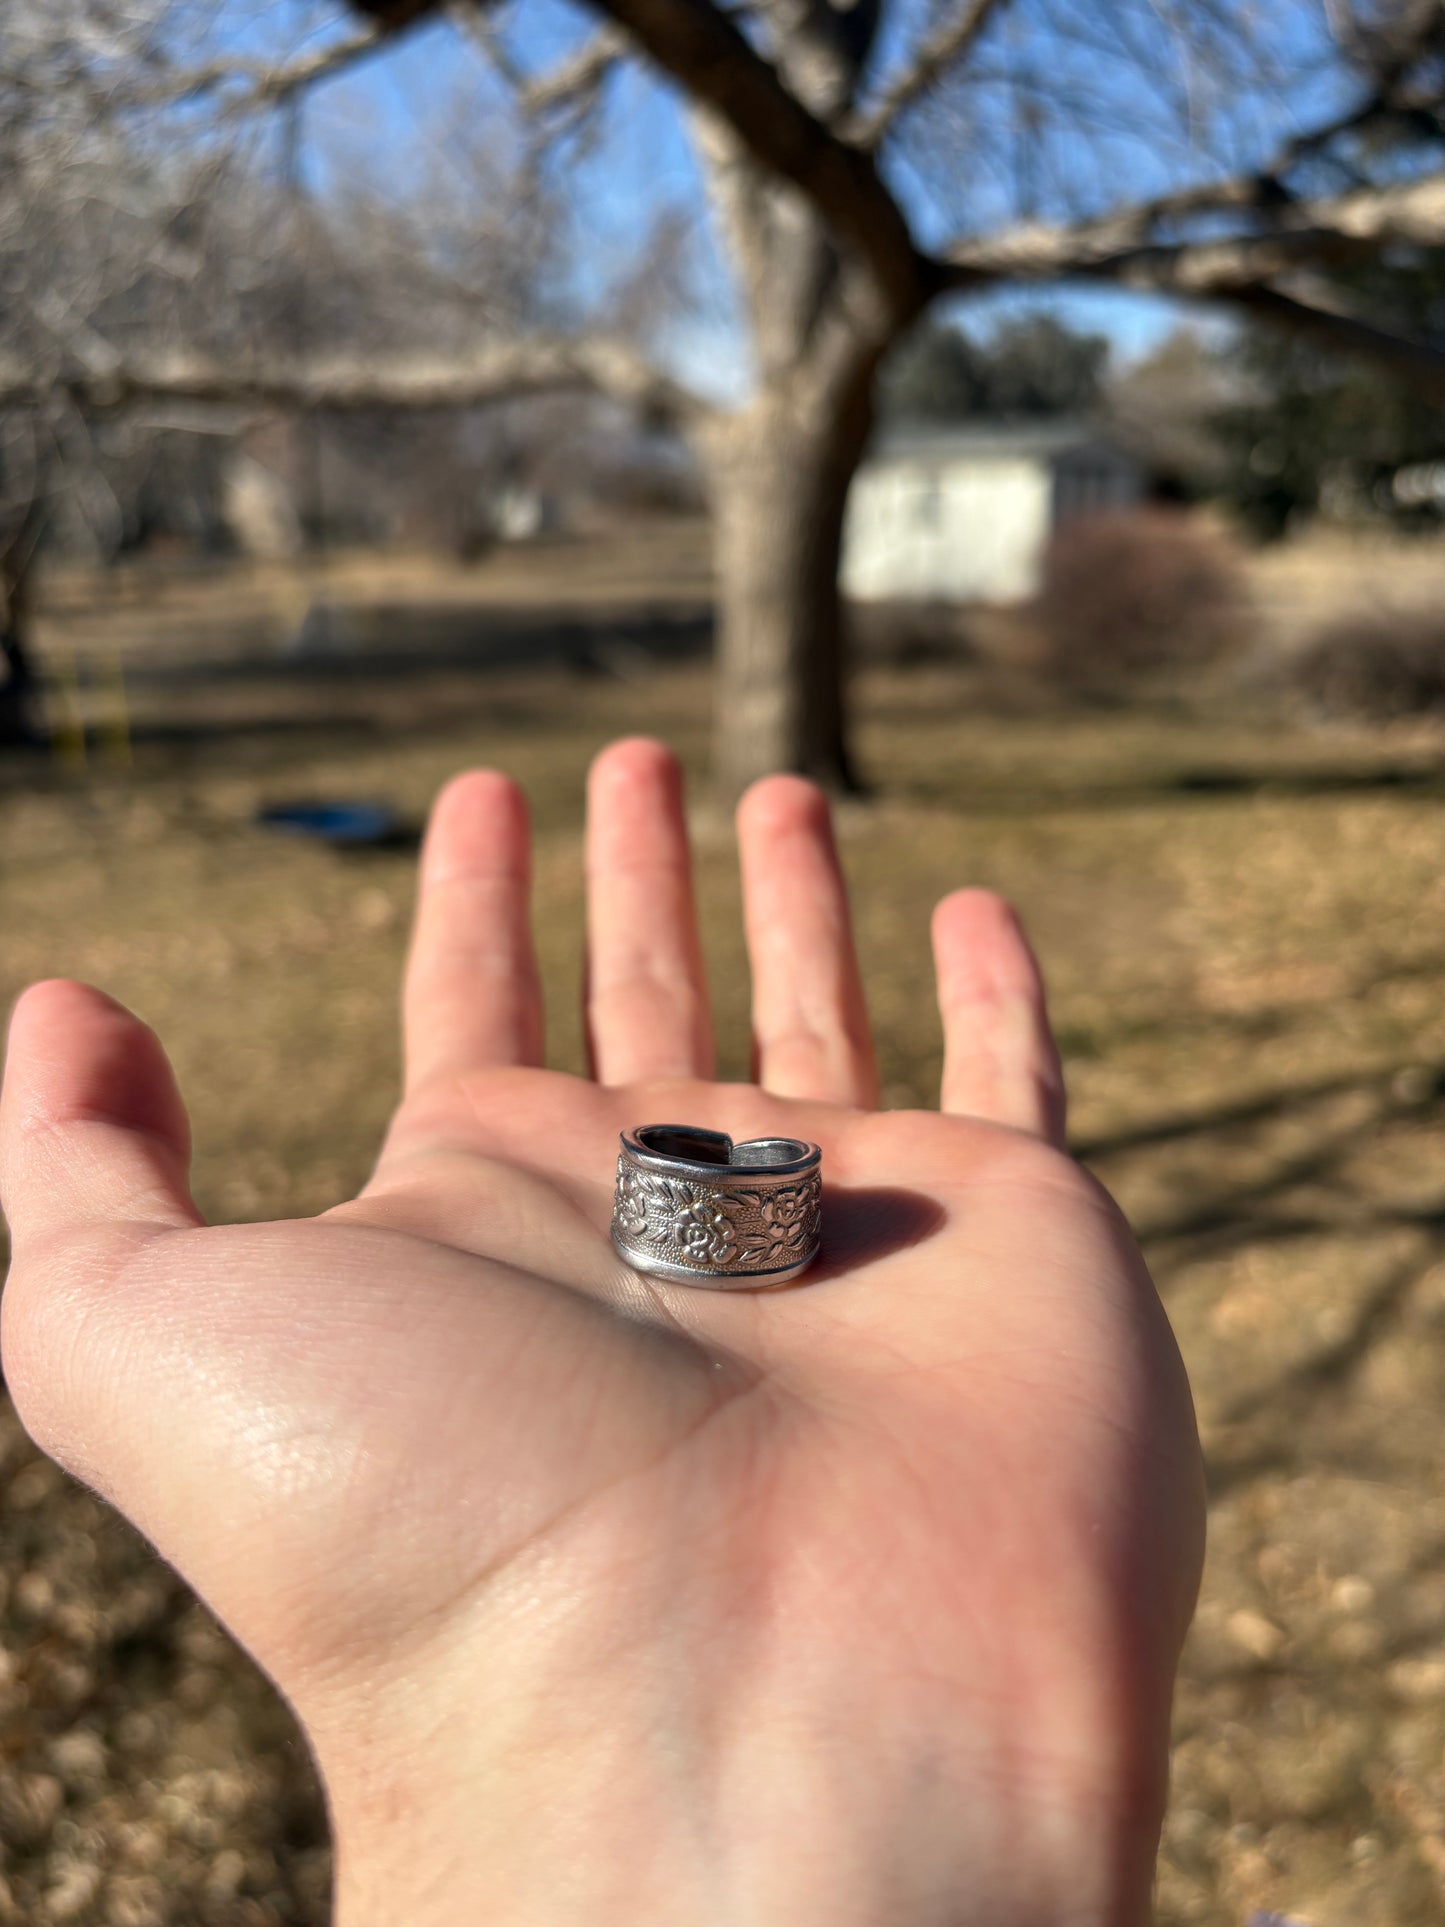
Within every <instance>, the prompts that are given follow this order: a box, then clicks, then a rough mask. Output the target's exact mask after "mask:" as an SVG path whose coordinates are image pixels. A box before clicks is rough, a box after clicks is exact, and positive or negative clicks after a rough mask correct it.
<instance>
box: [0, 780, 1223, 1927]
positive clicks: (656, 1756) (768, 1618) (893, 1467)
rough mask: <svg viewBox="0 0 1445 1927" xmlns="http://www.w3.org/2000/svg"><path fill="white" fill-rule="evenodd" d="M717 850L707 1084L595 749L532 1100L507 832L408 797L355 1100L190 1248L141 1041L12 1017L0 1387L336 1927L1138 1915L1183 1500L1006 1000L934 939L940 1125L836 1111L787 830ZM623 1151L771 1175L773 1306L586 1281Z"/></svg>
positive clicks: (1147, 1367) (641, 867) (1041, 1063)
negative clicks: (322, 1182) (382, 1002)
mask: <svg viewBox="0 0 1445 1927" xmlns="http://www.w3.org/2000/svg"><path fill="white" fill-rule="evenodd" d="M739 830H740V841H741V849H742V857H743V869H744V885H745V902H746V911H747V921H748V937H749V950H750V955H751V959H752V964H753V973H754V1019H755V1033H756V1039H757V1076H758V1082H757V1083H755V1084H747V1085H727V1084H719V1083H715V1082H712V1081H710V1078H711V1070H712V1042H711V1027H710V1020H709V1016H708V1009H707V999H706V993H705V989H704V984H703V976H702V970H701V964H700V960H699V952H698V940H697V935H696V929H695V924H694V919H693V911H692V901H691V884H690V878H689V866H688V856H687V845H686V834H685V830H684V826H683V819H682V810H681V800H680V785H679V779H678V774H677V770H676V766H675V764H674V763H673V761H672V759H671V758H670V757H669V756H668V755H667V753H666V752H665V751H662V750H661V749H660V748H659V747H658V746H656V745H654V744H650V743H644V742H629V743H624V744H618V745H615V746H614V747H613V748H612V749H611V750H610V751H608V752H606V753H605V754H604V756H603V757H602V758H600V759H599V762H598V764H597V765H596V766H595V768H594V772H593V779H592V789H591V801H590V813H589V826H588V873H589V956H588V965H589V1025H590V1034H591V1038H592V1045H593V1053H594V1063H595V1070H596V1080H597V1081H595V1082H589V1081H585V1080H580V1079H576V1078H570V1077H564V1076H561V1075H559V1074H557V1073H554V1072H549V1071H546V1070H543V1069H540V1068H538V1065H539V1062H540V1056H541V1014H540V1002H539V993H538V988H537V978H536V971H535V967H534V964H533V961H532V956H531V950H530V941H529V937H528V916H527V888H528V886H527V849H526V823H525V811H524V806H523V804H522V800H521V798H520V796H519V795H518V793H517V792H516V791H515V789H514V788H513V787H512V786H511V785H510V784H509V783H507V782H506V781H505V780H504V779H503V778H501V777H497V776H492V775H488V774H479V775H475V776H471V777H466V778H462V779H460V780H459V781H458V782H457V783H455V784H453V785H452V786H451V787H450V789H449V790H448V791H447V792H446V793H445V795H444V796H443V798H442V800H441V802H440V804H439V805H438V808H437V810H436V812H435V814H434V817H433V822H432V826H431V829H430V831H429V834H428V839H427V847H426V852H425V855H424V859H423V866H422V889H421V896H420V904H419V909H418V919H417V930H416V937H415V941H414V945H413V951H412V958H411V962H410V965H409V969H408V977H407V986H406V996H405V1007H406V1038H407V1091H406V1095H405V1098H404V1101H403V1103H402V1105H401V1108H400V1109H399V1111H398V1113H397V1116H396V1118H395V1120H394V1122H393V1125H392V1128H391V1131H390V1133H389V1135H388V1140H387V1143H386V1146H385V1149H384V1151H383V1154H382V1156H381V1159H380V1162H379V1164H378V1167H377V1171H376V1174H375V1176H374V1178H373V1179H372V1181H371V1183H370V1184H369V1185H368V1186H367V1187H366V1189H365V1191H364V1192H363V1193H362V1195H361V1196H360V1197H359V1198H357V1199H356V1200H354V1201H352V1202H350V1203H347V1204H345V1205H342V1206H339V1207H338V1208H336V1209H335V1210H333V1211H330V1212H327V1213H325V1214H323V1215H322V1216H321V1217H319V1218H316V1219H310V1220H301V1221H295V1222H287V1223H279V1224H270V1225H247V1226H233V1227H207V1226H204V1225H202V1224H201V1222H200V1220H199V1217H198V1214H197V1213H196V1211H195V1208H194V1206H193V1205H192V1204H191V1202H190V1199H189V1195H188V1192H187V1189H186V1177H185V1169H186V1159H187V1144H186V1127H185V1120H184V1113H183V1111H182V1108H181V1105H180V1101H179V1098H178V1097H177V1095H176V1093H175V1090H174V1086H173V1084H172V1081H171V1078H170V1073H169V1070H168V1068H167V1066H166V1064H165V1061H164V1058H163V1057H162V1055H161V1052H160V1049H159V1046H158V1045H157V1044H156V1042H155V1040H154V1039H153V1037H152V1036H151V1034H150V1033H149V1032H148V1031H146V1030H145V1029H144V1028H143V1027H142V1026H140V1025H139V1024H138V1023H136V1022H135V1020H134V1019H132V1018H130V1017H129V1016H128V1015H127V1014H126V1013H125V1012H123V1011H122V1010H121V1009H120V1008H119V1007H118V1006H116V1005H114V1004H112V1003H111V1002H110V1001H109V1000H108V999H105V998H103V997H101V996H99V995H98V994H97V993H95V992H92V991H89V990H86V989H83V988H82V987H80V986H77V985H72V984H63V983H57V984H49V985H44V986H40V987H37V989H35V990H33V991H31V992H30V993H28V994H27V996H26V998H25V999H23V1000H22V1004H21V1006H20V1008H19V1012H18V1014H17V1019H16V1024H15V1028H14V1031H13V1034H12V1051H11V1059H10V1065H9V1070H8V1074H7V1081H6V1089H5V1096H4V1103H3V1112H0V1175H3V1185H4V1202H5V1206H6V1210H7V1213H8V1215H9V1217H10V1220H11V1223H12V1227H13V1231H14V1241H15V1259H14V1266H13V1269H12V1275H11V1279H10V1282H9V1286H8V1288H7V1293H6V1299H5V1307H4V1310H5V1325H4V1341H5V1361H6V1370H7V1375H8V1377H9V1380H10V1383H11V1386H12V1389H13V1391H14V1394H15V1397H16V1399H17V1402H18V1404H19V1407H20V1410H21V1413H22V1416H23V1417H24V1418H25V1420H26V1423H27V1424H28V1425H29V1426H30V1428H31V1429H32V1431H33V1432H34V1434H35V1436H36V1437H37V1438H38V1439H39V1441H40V1442H41V1444H42V1445H43V1446H44V1447H45V1448H46V1449H47V1450H49V1451H51V1452H52V1453H53V1454H54V1455H55V1456H56V1457H57V1458H59V1459H60V1460H61V1461H62V1462H63V1463H65V1464H67V1465H68V1466H70V1467H71V1468H72V1469H73V1470H75V1471H76V1472H77V1473H78V1474H79V1475H80V1476H81V1477H83V1478H86V1479H88V1480H89V1481H91V1482H92V1483H94V1484H95V1485H97V1486H98V1487H99V1488H100V1489H101V1490H103V1491H105V1492H106V1493H108V1494H109V1495H110V1496H111V1497H113V1499H114V1501H115V1503H116V1504H117V1505H119V1506H120V1507H121V1508H122V1509H123V1510H124V1511H125V1512H126V1513H128V1514H129V1515H130V1516H131V1517H132V1518H133V1519H135V1520H136V1522H137V1523H138V1524H139V1525H140V1526H141V1528H142V1529H143V1530H144V1531H145V1532H147V1533H148V1534H149V1535H150V1536H151V1537H152V1538H153V1539H154V1541H155V1542H156V1544H157V1545H158V1546H159V1547H160V1549H161V1551H162V1552H163V1553H165V1554H166V1555H167V1556H168V1557H169V1558H171V1559H172V1560H173V1561H174V1562H175V1563H176V1565H177V1566H178V1567H179V1568H180V1569H181V1570H182V1571H183V1572H184V1573H185V1574H186V1575H187V1577H188V1578H189V1579H190V1580H191V1581H192V1582H193V1583H194V1584H195V1585H196V1586H197V1587H198V1589H199V1590H200V1591H201V1592H202V1593H203V1595H204V1596H205V1597H207V1598H208V1600H209V1601H210V1602H211V1604H212V1605H213V1606H214V1608H215V1610H216V1611H217V1613H218V1614H219V1615H220V1616H221V1617H222V1618H223V1619H224V1620H225V1621H226V1622H227V1623H228V1624H229V1625H230V1626H231V1627H232V1628H233V1629H234V1630H235V1632H236V1633H237V1634H238V1636H239V1637H240V1638H241V1639H242V1640H243V1641H245V1642H246V1643H247V1644H248V1645H249V1646H250V1648H251V1649H252V1651H253V1652H254V1653H255V1654H256V1655H257V1657H258V1659H259V1660H260V1661H261V1663H262V1664H263V1665H265V1666H266V1667H267V1668H268V1670H269V1671H270V1672H271V1673H272V1675H273V1677H274V1678H275V1679H276V1681H277V1682H278V1684H279V1685H280V1686H281V1688H282V1690H283V1691H285V1692H286V1693H287V1694H288V1695H289V1697H290V1698H291V1700H292V1701H293V1703H294V1704H295V1706H296V1707H297V1709H298V1712H299V1713H300V1715H301V1718H302V1720H303V1722H304V1723H305V1724H306V1726H307V1728H308V1731H309V1733H310V1736H311V1738H312V1741H313V1744H314V1746H315V1747H316V1750H317V1754H318V1758H319V1760H320V1763H321V1766H322V1769H323V1773H324V1775H325V1777H326V1779H327V1783H328V1789H329V1792H330V1796H331V1799H332V1802H333V1809H334V1813H335V1816H336V1823H337V1830H338V1835H339V1839H340V1844H341V1880H340V1894H341V1902H340V1905H341V1912H342V1915H343V1918H345V1919H346V1920H347V1921H348V1922H353V1921H355V1922H361V1921H366V1920H372V1919H375V1920H376V1921H378V1922H379V1921H381V1920H384V1919H388V1920H407V1921H422V1920H427V1921H430V1920H432V1919H436V1920H468V1919H472V1918H475V1919H478V1920H482V1919H487V1920H494V1919H495V1920H506V1921H513V1920H516V1921H524V1920H525V1921H533V1920H535V1921H539V1922H540V1921H544V1920H545V1921H556V1920H567V1921H571V1920H577V1921H579V1922H580V1921H583V1920H586V1921H588V1922H597V1921H603V1920H608V1919H611V1918H617V1919H627V1920H632V1921H651V1920H658V1921H664V1920H665V1921H669V1922H672V1921H677V1922H684V1921H692V1920H699V1921H701V1920H713V1919H719V1920H722V1919H726V1920H730V1921H731V1920H737V1921H740V1922H747V1923H751V1922H759V1923H763V1922H772V1921H774V1920H786V1921H789V1922H798V1923H808V1922H812V1921H819V1922H823V1921H827V1922H829V1923H835V1922H840V1923H841V1922H851V1921H855V1920H856V1921H859V1922H863V1921H869V1922H871V1921H875V1920H880V1921H881V1920H888V1921H897V1922H906V1921H911V1920H915V1919H916V1920H927V1921H938V1922H940V1923H941V1922H945V1921H949V1922H952V1921H962V1920H972V1919H975V1918H976V1919H979V1920H985V1919H986V1920H988V1921H990V1922H999V1923H1007V1922H1011V1921H1015V1920H1017V1921H1020V1922H1022V1921H1044V1920H1050V1921H1053V1920H1062V1919H1068V1920H1078V1921H1081V1922H1082V1921H1086V1920H1094V1919H1098V1920H1108V1921H1113V1922H1118V1921H1125V1920H1130V1919H1135V1918H1140V1917H1142V1914H1143V1912H1144V1910H1145V1909H1146V1908H1147V1896H1148V1880H1149V1869H1150V1866H1151V1864H1152V1849H1153V1841H1154V1836H1155V1833H1156V1831H1157V1825H1158V1819H1159V1807H1160V1801H1161V1798H1162V1790H1163V1785H1164V1759H1165V1745H1166V1733H1167V1715H1168V1703H1169V1694H1170V1687H1171V1683H1172V1677H1173V1670H1174V1666H1175V1663H1176V1660H1177V1656H1178V1649H1179V1645H1180V1642H1181V1640H1182V1637H1183V1633H1184V1630H1185V1626H1186V1624H1187V1620H1188V1616H1189V1612H1190V1610H1191V1607H1192V1602H1193V1596H1194V1589H1195V1586H1196V1583H1197V1577H1198V1562H1199V1549H1200V1536H1201V1528H1200V1516H1201V1511H1200V1501H1199V1490H1198V1487H1199V1479H1198V1466H1197V1453H1196V1448H1195V1443H1194V1431H1193V1422H1192V1417H1191V1413H1190V1407H1189V1398H1188V1391H1187V1387H1186V1385H1185V1383H1184V1379H1183V1374H1182V1370H1181V1367H1180V1365H1179V1362H1178V1358H1177V1355H1176V1353H1175V1350H1174V1347H1173V1342H1172V1339H1171V1337H1170V1334H1169V1331H1168V1327H1167V1324H1166V1322H1165V1320H1164V1317H1163V1314H1162V1312H1161V1310H1160V1308H1159V1305H1158V1301H1157V1299H1156V1297H1155V1295H1154V1292H1153V1288H1152V1286H1151V1284H1150V1282H1149V1279H1148V1276H1147V1274H1146V1272H1145V1271H1144V1268H1143V1265H1142V1262H1141V1260H1140V1259H1139V1257H1138V1255H1137V1252H1136V1251H1135V1249H1134V1246H1133V1244H1132V1241H1131V1239H1130V1237H1129V1235H1128V1232H1127V1229H1126V1228H1125V1226H1124V1225H1123V1222H1122V1220H1121V1219H1120V1217H1119V1216H1118V1214H1117V1212H1116V1211H1115V1210H1114V1208H1113V1207H1112V1205H1111V1204H1110V1203H1109V1201H1108V1200H1107V1198H1106V1197H1105V1196H1104V1195H1103V1194H1102V1192H1100V1191H1099V1190H1098V1188H1097V1187H1096V1186H1095V1185H1094V1184H1093V1183H1092V1181H1091V1180H1089V1179H1088V1178H1087V1177H1086V1176H1084V1174H1082V1173H1081V1172H1080V1171H1079V1169H1078V1167H1077V1166H1075V1165H1074V1164H1073V1163H1072V1162H1071V1161H1070V1160H1069V1159H1068V1158H1067V1156H1066V1155H1065V1154H1064V1152H1063V1151H1062V1149H1061V1148H1060V1147H1059V1138H1060V1136H1061V1131H1062V1099H1061V1092H1060V1087H1059V1081H1058V1073H1057V1064H1056V1059H1055V1056H1054V1051H1053V1047H1052V1044H1051V1041H1050V1039H1049V1034H1048V1029H1047V1022H1046V1019H1045V1015H1044V1009H1043V999H1042V993H1041V989H1040V986H1039V983H1038V978H1037V973H1036V970H1035V967H1034V964H1033V960H1032V958H1031V956H1030V954H1029V952H1028V949H1027V946H1026V945H1025V943H1024V941H1023V939H1022V936H1021V934H1020V933H1019V931H1018V929H1017V926H1016V924H1015V923H1014V921H1013V919H1012V917H1011V915H1010V914H1009V912H1008V911H1007V910H1006V908H1005V907H1004V906H1003V905H1001V904H1000V903H999V902H998V901H997V900H996V899H994V898H990V897H986V896H983V895H982V894H980V893H970V892H963V893H960V894H959V895H958V896H956V897H953V898H950V899H948V900H947V901H946V902H945V903H944V904H943V905H941V906H940V909H939V912H938V914H937V916H936V918H935V924H934V943H935V954H936V961H937V970H938V982H939V993H940V1001H941V1004H942V1009H943V1015H944V1027H945V1039H946V1061H945V1073H944V1093H943V1096H944V1111H943V1114H931V1113H921V1112H897V1113H879V1112H876V1111H875V1110H873V1109H871V1108H870V1107H871V1105H872V1104H873V1102H874V1100H875V1096H876V1088H875V1082H874V1073H873V1064H872V1047H871V1043H870V1041H869V1038H868V1032H867V1024H866V1018H865V1015H864V1010H863V1000H862V994H861V990H860V988H859V984H858V979H857V966H856V962H855V960H854V954H853V949H852V943H851V938H850V935H849V929H848V919H847V910H846V903H845V900H844V896H843V891H842V885H841V881H840V878H839V874H838V870H837V865H836V860H835V858H834V855H833V848H832V842H831V836H830V832H829V828H828V823H827V812H826V808H825V806H824V805H823V803H822V801H821V799H820V798H819V796H818V795H817V793H816V792H814V791H813V790H811V789H810V788H809V787H808V786H807V785H804V784H801V783H797V782H794V781H792V780H790V779H774V780H773V781H771V782H769V783H766V784H763V785H761V786H759V787H758V788H757V789H755V790H754V791H753V792H752V793H751V795H750V796H749V797H748V798H747V799H746V800H745V802H744V805H743V808H742V810H741V812H740V819H739ZM656 1122H670V1123H685V1124H693V1125H702V1126H707V1127H711V1128H714V1129H719V1130H724V1131H727V1132H729V1133H731V1134H732V1135H734V1136H736V1137H740V1138H741V1137H752V1136H759V1135H786V1136H791V1137H801V1138H807V1139H810V1140H813V1141H815V1142H817V1143H819V1144H820V1145H821V1146H822V1149H823V1173H824V1232H823V1250H822V1255H821V1257H820V1259H819V1262H818V1264H817V1265H816V1266H815V1267H814V1268H813V1269H812V1270H811V1271H810V1272H808V1273H807V1274H806V1275H805V1276H804V1277H803V1278H802V1279H801V1280H799V1281H798V1282H796V1283H795V1284H793V1285H790V1286H786V1287H781V1288H775V1289H772V1290H758V1291H754V1290H740V1291H726V1292H712V1291H698V1290H694V1289H690V1288H689V1287H687V1286H681V1285H671V1284H667V1283H661V1282H658V1281H656V1280H648V1279H644V1278H642V1277H641V1276H639V1275H638V1274H637V1273H635V1272H634V1271H632V1270H631V1269H629V1268H628V1267H627V1266H626V1265H625V1264H624V1263H623V1262H622V1261H621V1260H620V1259H619V1257H618V1256H617V1254H616V1252H615V1251H614V1249H613V1247H612V1245H611V1243H610V1240H609V1238H608V1232H607V1227H608V1218H609V1213H610V1208H611V1181H612V1171H613V1166H614V1162H615V1156H616V1149H617V1140H618V1135H619V1133H620V1132H621V1131H623V1130H625V1129H629V1128H632V1127H635V1126H638V1125H641V1124H648V1123H656ZM407 1816H410V1818H409V1819H408V1817H407ZM543 1816H545V1818H544V1817H543ZM421 1862H425V1863H426V1864H427V1865H428V1866H430V1867H433V1868H435V1867H436V1866H437V1865H444V1867H445V1869H446V1871H445V1872H442V1873H437V1874H435V1883H436V1884H435V1891H434V1892H431V1891H430V1889H429V1887H428V1884H427V1880H421V1881H420V1883H419V1877H418V1873H417V1868H418V1865H419V1863H421ZM431 1878H433V1876H432V1875H430V1874H429V1875H428V1880H429V1879H431ZM479 1883H480V1884H479Z"/></svg>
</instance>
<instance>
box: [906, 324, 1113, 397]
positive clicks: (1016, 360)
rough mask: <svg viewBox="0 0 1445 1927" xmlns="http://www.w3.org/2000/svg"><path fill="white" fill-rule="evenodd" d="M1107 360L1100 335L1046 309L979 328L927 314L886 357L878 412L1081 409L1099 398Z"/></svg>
mask: <svg viewBox="0 0 1445 1927" xmlns="http://www.w3.org/2000/svg"><path fill="white" fill-rule="evenodd" d="M1108 360H1109V343H1108V341H1107V339H1106V338H1105V337H1104V336H1103V335H1089V334H1080V333H1078V332H1077V331H1076V330H1074V329H1073V328H1070V327H1069V326H1068V325H1067V324H1066V323H1065V322H1062V321H1059V320H1058V319H1057V318H1056V317H1055V316H1053V315H1049V314H1034V315H1027V316H1025V317H1023V318H1022V319H1018V320H1010V321H1006V322H1004V323H1002V324H1001V325H1000V326H998V327H996V328H994V329H993V330H992V331H991V332H990V333H988V334H987V335H983V336H975V335H972V334H968V333H966V332H965V331H964V330H963V329H962V328H960V327H959V326H958V325H957V324H956V323H951V322H943V321H935V320H933V319H932V318H931V317H930V318H925V319H924V320H923V321H921V322H920V323H919V325H918V326H917V327H916V328H915V329H914V330H913V332H912V334H910V335H908V336H907V337H906V339H905V340H904V341H903V342H902V343H901V345H900V346H899V347H898V348H897V349H896V350H895V352H894V353H893V354H892V355H891V356H890V357H889V359H888V361H887V362H886V363H885V364H884V367H883V371H882V375H881V378H880V384H879V403H878V406H879V413H880V414H881V415H883V416H886V417H893V418H896V419H899V420H909V421H960V420H964V419H966V418H967V417H968V416H971V415H980V414H983V415H1014V416H1035V415H1086V414H1089V413H1091V412H1092V411H1093V410H1094V409H1095V408H1096V407H1097V406H1098V404H1099V400H1100V395H1101V392H1102V386H1103V380H1104V375H1105V372H1106V369H1107V366H1108Z"/></svg>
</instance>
